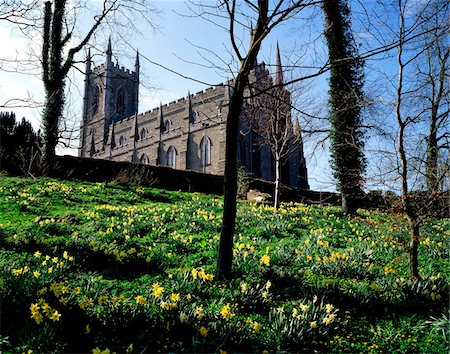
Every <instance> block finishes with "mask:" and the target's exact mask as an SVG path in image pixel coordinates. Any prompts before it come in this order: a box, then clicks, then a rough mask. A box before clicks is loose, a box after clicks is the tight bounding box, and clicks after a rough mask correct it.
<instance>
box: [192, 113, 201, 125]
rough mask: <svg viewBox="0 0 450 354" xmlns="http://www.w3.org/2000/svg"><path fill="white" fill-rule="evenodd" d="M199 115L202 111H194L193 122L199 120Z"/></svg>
mask: <svg viewBox="0 0 450 354" xmlns="http://www.w3.org/2000/svg"><path fill="white" fill-rule="evenodd" d="M198 117H200V113H198V112H197V111H193V112H192V122H193V123H195V122H196V121H197V120H198Z"/></svg>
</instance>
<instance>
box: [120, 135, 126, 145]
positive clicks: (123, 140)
mask: <svg viewBox="0 0 450 354" xmlns="http://www.w3.org/2000/svg"><path fill="white" fill-rule="evenodd" d="M123 145H125V138H124V136H123V135H121V136H120V138H119V146H123Z"/></svg>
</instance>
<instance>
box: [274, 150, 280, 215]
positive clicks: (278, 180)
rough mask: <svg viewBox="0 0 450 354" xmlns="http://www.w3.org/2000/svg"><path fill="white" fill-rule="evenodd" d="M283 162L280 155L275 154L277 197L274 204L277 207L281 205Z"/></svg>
mask: <svg viewBox="0 0 450 354" xmlns="http://www.w3.org/2000/svg"><path fill="white" fill-rule="evenodd" d="M280 182H281V162H280V157H279V156H278V155H275V198H274V201H273V202H274V203H273V206H274V207H275V208H277V209H278V208H279V207H280V192H281V184H280Z"/></svg>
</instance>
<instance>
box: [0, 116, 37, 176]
mask: <svg viewBox="0 0 450 354" xmlns="http://www.w3.org/2000/svg"><path fill="white" fill-rule="evenodd" d="M39 152H40V149H39V138H38V135H37V134H36V132H35V131H34V129H33V126H32V125H31V123H30V122H29V121H27V120H26V119H25V118H22V120H21V121H20V123H17V122H16V115H15V113H13V112H11V113H9V112H0V168H1V169H2V170H3V171H8V172H9V173H12V174H25V175H26V174H28V173H30V171H32V170H33V169H34V168H35V167H36V166H35V165H36V161H37V160H38V159H37V157H38V156H39Z"/></svg>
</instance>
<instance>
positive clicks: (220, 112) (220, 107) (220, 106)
mask: <svg viewBox="0 0 450 354" xmlns="http://www.w3.org/2000/svg"><path fill="white" fill-rule="evenodd" d="M217 115H219V116H220V115H222V104H220V105H218V106H217Z"/></svg>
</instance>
